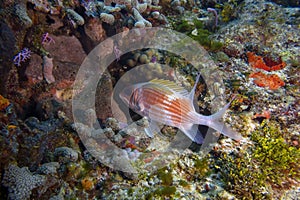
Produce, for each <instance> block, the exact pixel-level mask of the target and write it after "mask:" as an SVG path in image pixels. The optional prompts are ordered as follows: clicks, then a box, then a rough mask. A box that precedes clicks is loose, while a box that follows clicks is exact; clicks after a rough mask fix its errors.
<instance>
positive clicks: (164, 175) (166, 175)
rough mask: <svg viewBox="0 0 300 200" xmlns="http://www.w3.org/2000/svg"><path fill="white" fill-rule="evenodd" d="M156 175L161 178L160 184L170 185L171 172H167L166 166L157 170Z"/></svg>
mask: <svg viewBox="0 0 300 200" xmlns="http://www.w3.org/2000/svg"><path fill="white" fill-rule="evenodd" d="M157 177H158V178H159V179H160V180H161V184H162V185H166V186H170V185H172V183H173V176H172V173H171V172H168V171H167V170H166V167H164V168H162V169H160V170H158V174H157Z"/></svg>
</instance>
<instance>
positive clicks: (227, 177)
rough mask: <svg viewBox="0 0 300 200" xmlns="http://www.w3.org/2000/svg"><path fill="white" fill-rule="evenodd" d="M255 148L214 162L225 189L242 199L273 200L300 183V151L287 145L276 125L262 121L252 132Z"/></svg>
mask: <svg viewBox="0 0 300 200" xmlns="http://www.w3.org/2000/svg"><path fill="white" fill-rule="evenodd" d="M251 140H252V141H253V142H254V145H253V146H251V147H249V148H248V149H246V150H243V151H241V152H239V153H233V154H230V155H227V154H225V153H221V154H220V155H219V159H218V160H217V161H216V162H215V168H216V169H217V170H218V171H219V172H220V174H221V176H222V181H223V183H224V185H225V189H227V190H229V191H230V192H232V193H233V194H235V195H236V196H237V197H238V198H239V199H271V194H272V193H273V192H274V191H276V190H281V189H283V188H289V187H290V186H291V185H292V183H291V180H292V179H296V180H299V177H300V174H299V166H298V165H297V163H299V162H300V150H299V149H297V148H296V147H293V146H290V145H289V144H287V143H286V140H285V138H284V134H283V131H282V130H281V129H280V127H279V125H278V124H277V122H275V121H267V120H265V121H263V122H262V124H261V126H260V127H259V128H257V129H256V130H255V131H253V133H252V135H251Z"/></svg>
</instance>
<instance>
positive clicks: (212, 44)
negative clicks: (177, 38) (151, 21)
mask: <svg viewBox="0 0 300 200" xmlns="http://www.w3.org/2000/svg"><path fill="white" fill-rule="evenodd" d="M173 26H174V29H175V30H176V31H178V32H181V33H184V34H187V35H188V36H189V37H191V38H192V39H194V40H195V41H197V42H198V43H199V44H201V45H202V46H203V47H204V48H205V49H207V50H209V51H213V52H214V51H218V50H220V49H221V48H222V47H223V43H222V42H219V41H216V40H213V39H212V38H211V35H212V34H213V33H212V32H210V31H209V30H208V29H206V28H205V26H204V24H203V23H202V22H201V21H199V20H197V19H194V20H193V21H187V20H179V21H178V22H176V23H174V25H173ZM195 30H196V31H195ZM194 31H195V32H196V34H195V33H193V32H194Z"/></svg>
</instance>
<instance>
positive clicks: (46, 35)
mask: <svg viewBox="0 0 300 200" xmlns="http://www.w3.org/2000/svg"><path fill="white" fill-rule="evenodd" d="M51 43H55V41H54V39H53V38H52V37H50V35H49V33H44V34H43V36H42V44H46V45H47V44H51Z"/></svg>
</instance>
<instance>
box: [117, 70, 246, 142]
mask: <svg viewBox="0 0 300 200" xmlns="http://www.w3.org/2000/svg"><path fill="white" fill-rule="evenodd" d="M199 78H200V74H199V75H198V76H197V79H196V82H195V85H194V87H193V89H192V90H191V91H190V92H188V91H187V90H186V89H185V88H183V87H182V86H179V85H177V84H176V83H175V82H172V81H169V80H161V79H154V80H151V81H149V82H144V83H138V84H135V85H131V86H128V87H125V88H124V89H123V91H122V92H121V93H120V98H121V99H122V100H123V101H124V103H125V104H126V105H127V106H128V107H129V108H131V109H132V110H133V111H134V112H136V113H138V114H139V115H141V116H144V117H147V118H148V119H149V120H150V126H149V129H146V133H147V135H148V136H149V137H153V132H154V130H157V131H159V129H158V126H157V123H161V124H165V125H168V126H173V127H177V128H178V129H180V130H181V131H182V132H183V133H184V134H185V135H186V136H188V137H189V138H190V139H191V140H192V141H194V142H196V143H199V144H201V143H203V137H202V135H201V133H199V132H198V126H197V125H205V126H208V127H211V128H213V129H215V130H216V131H218V132H220V133H222V134H224V135H226V136H228V137H231V138H233V139H235V140H241V139H242V136H241V135H240V134H239V133H237V132H236V131H234V130H233V129H231V128H230V127H227V126H226V125H225V124H224V123H223V122H221V121H220V120H221V118H222V117H223V115H224V114H225V112H226V110H227V109H228V107H229V105H230V103H228V104H227V105H225V106H224V107H223V108H222V109H221V110H220V111H218V112H217V113H215V114H212V115H209V116H205V115H201V114H199V113H197V112H196V110H195V107H194V103H193V102H194V94H195V90H196V86H197V83H198V81H199Z"/></svg>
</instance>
